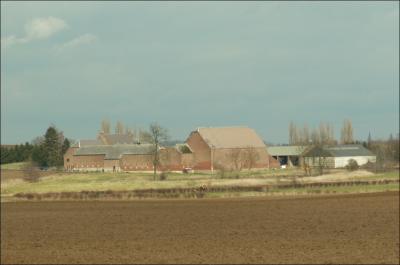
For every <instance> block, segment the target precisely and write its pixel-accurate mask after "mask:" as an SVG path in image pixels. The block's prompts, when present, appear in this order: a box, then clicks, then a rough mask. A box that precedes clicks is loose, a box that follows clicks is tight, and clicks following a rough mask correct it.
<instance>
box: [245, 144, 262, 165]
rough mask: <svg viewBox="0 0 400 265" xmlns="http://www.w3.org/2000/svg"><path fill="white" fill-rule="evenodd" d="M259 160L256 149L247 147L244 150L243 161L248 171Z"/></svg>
mask: <svg viewBox="0 0 400 265" xmlns="http://www.w3.org/2000/svg"><path fill="white" fill-rule="evenodd" d="M259 159H260V155H259V153H258V152H257V149H256V148H254V147H248V148H246V150H244V160H245V165H246V167H247V169H248V170H251V169H252V168H253V167H254V166H255V165H256V163H257V161H258V160H259Z"/></svg>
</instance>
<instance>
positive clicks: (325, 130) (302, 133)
mask: <svg viewBox="0 0 400 265" xmlns="http://www.w3.org/2000/svg"><path fill="white" fill-rule="evenodd" d="M338 143H339V142H338V141H337V140H336V139H335V135H334V128H333V126H332V125H331V124H330V123H326V122H321V123H320V124H319V126H318V127H316V128H312V129H310V128H309V127H308V125H307V124H304V125H303V127H299V126H297V125H296V124H294V123H293V122H290V124H289V145H337V144H338ZM340 143H341V144H354V143H356V142H355V141H354V137H353V125H352V123H351V121H350V120H348V119H346V120H344V121H343V126H342V129H341V135H340Z"/></svg>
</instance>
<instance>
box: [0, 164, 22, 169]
mask: <svg viewBox="0 0 400 265" xmlns="http://www.w3.org/2000/svg"><path fill="white" fill-rule="evenodd" d="M26 164H27V162H18V163H10V164H2V165H1V166H0V167H1V169H9V170H11V169H12V170H20V169H23V168H24V166H25V165H26Z"/></svg>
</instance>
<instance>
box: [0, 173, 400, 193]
mask: <svg viewBox="0 0 400 265" xmlns="http://www.w3.org/2000/svg"><path fill="white" fill-rule="evenodd" d="M298 171H299V170H291V169H284V170H260V171H250V172H249V171H243V172H240V173H239V178H238V179H236V178H234V177H235V176H234V175H232V176H231V175H228V178H223V179H221V178H220V176H218V174H215V175H211V174H210V173H195V174H187V175H185V174H181V173H173V172H171V173H168V177H167V180H164V181H153V174H152V173H149V172H145V173H142V172H132V173H99V172H97V173H96V172H92V173H75V174H64V175H52V176H47V177H42V178H41V179H40V181H39V182H36V183H28V182H24V181H23V180H22V179H11V180H7V181H2V183H1V196H12V195H13V194H16V193H21V192H24V193H28V192H32V193H46V192H63V191H77V192H79V191H83V190H87V191H104V190H115V191H120V190H136V189H151V188H152V189H162V188H193V187H199V186H200V185H208V186H251V185H265V184H276V183H277V182H278V181H277V177H276V176H290V174H292V175H297V174H298ZM250 173H251V174H250ZM230 174H234V173H230ZM396 178H399V172H398V171H394V172H389V173H383V174H376V175H372V176H365V177H362V178H360V177H356V178H354V179H357V180H361V179H365V180H370V179H396ZM348 179H349V180H351V179H352V177H351V175H350V176H349V178H348ZM290 181H291V179H290V178H285V177H283V178H280V180H279V183H282V184H283V183H290ZM387 185H389V186H387ZM390 185H391V186H390ZM398 186H399V185H398V184H386V186H385V185H359V186H345V187H321V188H317V189H315V188H314V189H311V188H299V189H287V190H282V189H276V190H274V191H269V192H268V194H271V193H282V192H287V193H293V192H296V193H309V192H313V191H314V190H323V191H325V192H334V191H337V192H365V191H366V192H368V191H380V189H384V188H385V187H388V188H390V189H396V188H397V190H399V188H398ZM382 187H383V188H382ZM224 194H226V196H230V193H228V192H226V193H224ZM235 194H236V195H238V196H244V195H243V194H245V195H246V196H247V195H249V196H253V195H254V196H256V195H257V194H259V193H257V192H256V193H243V194H238V193H234V194H233V195H235ZM250 194H253V195H250ZM231 195H232V194H231ZM207 196H208V195H207ZM210 196H224V195H218V194H216V195H215V194H214V195H212V194H210Z"/></svg>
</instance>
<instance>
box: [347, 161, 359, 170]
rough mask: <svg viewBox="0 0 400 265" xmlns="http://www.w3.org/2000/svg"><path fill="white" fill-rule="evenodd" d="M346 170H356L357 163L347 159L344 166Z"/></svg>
mask: <svg viewBox="0 0 400 265" xmlns="http://www.w3.org/2000/svg"><path fill="white" fill-rule="evenodd" d="M346 169H347V170H349V171H354V170H357V169H358V163H357V161H356V160H354V159H349V162H348V163H347V165H346Z"/></svg>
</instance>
